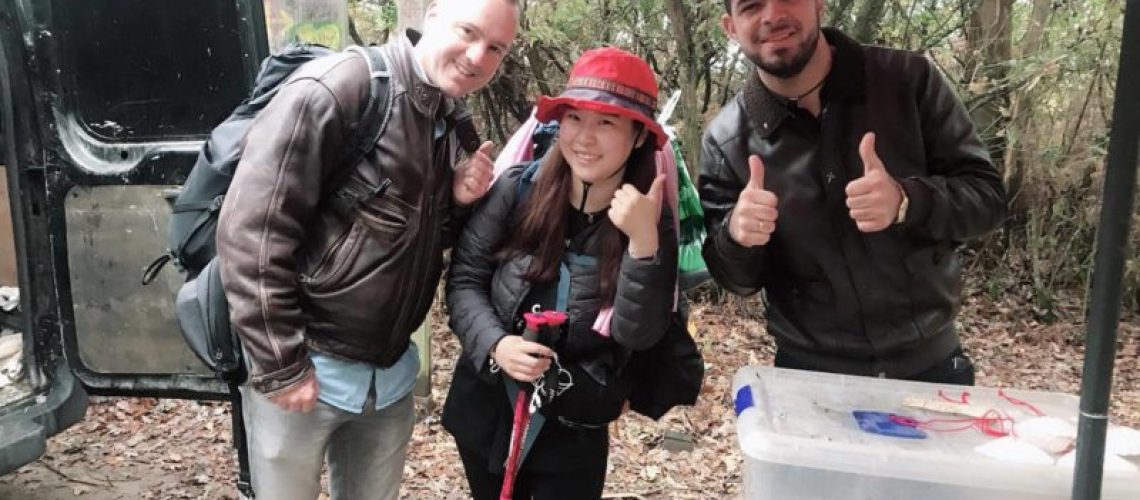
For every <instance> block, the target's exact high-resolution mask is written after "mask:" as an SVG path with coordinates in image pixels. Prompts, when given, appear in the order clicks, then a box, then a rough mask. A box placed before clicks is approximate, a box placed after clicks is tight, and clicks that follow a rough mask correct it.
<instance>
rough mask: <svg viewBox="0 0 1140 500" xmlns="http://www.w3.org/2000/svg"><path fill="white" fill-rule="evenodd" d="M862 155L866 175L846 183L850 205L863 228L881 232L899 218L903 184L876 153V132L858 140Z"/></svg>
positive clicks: (858, 223) (860, 154) (853, 215)
mask: <svg viewBox="0 0 1140 500" xmlns="http://www.w3.org/2000/svg"><path fill="white" fill-rule="evenodd" d="M859 157H860V158H862V159H863V177H861V178H859V179H856V180H854V181H851V182H850V183H848V184H847V208H848V210H849V212H850V214H851V219H852V220H854V221H855V225H856V226H857V227H858V228H859V230H860V231H862V232H864V233H874V232H878V231H882V230H884V229H886V228H888V227H890V225H891V224H894V222H895V219H896V218H897V217H898V214H899V205H900V204H901V203H902V199H903V191H902V186H900V185H899V183H898V182H897V181H895V179H894V178H893V177H891V174H889V173H887V169H886V167H884V166H883V160H881V159H879V155H878V154H877V153H875V134H874V133H873V132H868V133H867V134H866V135H864V136H863V140H862V141H861V142H860V143H859Z"/></svg>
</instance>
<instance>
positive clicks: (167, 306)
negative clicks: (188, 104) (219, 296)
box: [65, 186, 208, 373]
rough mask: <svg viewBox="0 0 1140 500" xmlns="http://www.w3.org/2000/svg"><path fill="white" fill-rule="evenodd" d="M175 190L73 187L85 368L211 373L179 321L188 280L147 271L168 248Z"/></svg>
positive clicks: (71, 214) (70, 201) (70, 213)
mask: <svg viewBox="0 0 1140 500" xmlns="http://www.w3.org/2000/svg"><path fill="white" fill-rule="evenodd" d="M169 187H170V186H95V187H82V186H80V187H75V188H74V189H72V190H71V192H70V193H68V195H67V201H66V203H65V214H66V222H67V254H68V266H69V268H70V269H69V272H70V278H71V288H72V298H73V302H74V314H75V331H76V339H77V342H78V347H79V354H80V358H81V359H82V362H83V364H84V365H85V366H86V367H88V368H90V369H91V370H93V371H95V372H103V373H208V371H206V369H205V368H204V367H203V366H202V364H201V363H200V362H199V361H198V359H197V358H195V357H194V354H193V353H192V352H191V351H190V350H189V349H188V348H187V347H186V345H185V342H184V341H183V340H182V337H181V334H180V333H179V330H178V325H177V323H176V321H175V317H174V296H175V294H176V293H177V291H178V286H179V285H180V284H181V283H182V276H181V275H179V274H178V273H177V272H175V271H174V270H173V269H167V270H165V271H163V272H162V273H161V274H160V275H159V277H158V279H157V280H155V282H153V283H151V284H150V285H147V286H143V285H142V284H141V283H140V281H139V277H140V275H141V271H142V269H143V267H144V266H145V265H146V264H147V263H149V262H150V261H151V260H152V259H154V258H155V257H156V256H157V255H159V254H160V253H161V252H162V250H163V249H164V248H165V235H166V226H167V222H168V220H169V218H170V206H169V205H168V204H167V202H166V200H165V199H164V198H163V196H162V190H163V189H166V188H169Z"/></svg>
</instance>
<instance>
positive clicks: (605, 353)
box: [443, 165, 677, 465]
mask: <svg viewBox="0 0 1140 500" xmlns="http://www.w3.org/2000/svg"><path fill="white" fill-rule="evenodd" d="M523 170H524V166H522V165H520V166H516V167H513V168H511V169H509V170H507V171H506V172H504V173H503V174H502V177H500V178H499V179H498V180H497V181H496V182H495V184H494V185H493V186H492V188H491V191H490V193H488V194H487V196H486V197H485V198H484V200H483V201H482V202H480V204H479V205H478V206H477V207H476V208H475V209H474V211H473V213H472V216H471V219H470V220H469V222H468V224H467V227H466V228H465V229H464V230H463V233H462V235H461V236H460V239H459V240H458V242H457V244H456V247H455V249H454V250H453V253H452V258H451V270H450V273H449V279H448V283H447V305H448V308H449V309H450V318H451V321H450V325H451V329H452V330H453V331H454V332H455V333H456V335H458V336H459V339H460V341H461V342H462V345H463V355H462V356H461V357H460V359H459V360H458V361H457V363H456V369H455V377H454V380H453V381H452V385H451V391H450V392H449V394H448V398H447V402H446V404H445V405H444V411H443V425H444V427H445V428H446V429H447V430H448V431H449V432H451V433H452V434H453V435H454V436H455V438H456V441H457V442H458V443H459V444H460V446H464V447H466V448H469V449H474V450H476V451H478V452H480V453H484V454H489V455H490V454H494V453H495V452H494V451H493V448H497V447H498V446H497V445H499V444H501V443H497V441H503V442H505V440H506V436H499V437H496V436H497V434H501V432H500V431H498V430H497V429H501V425H500V424H501V423H502V422H503V421H504V420H505V421H506V422H507V423H508V424H509V422H510V419H511V415H510V411H509V406H508V404H507V397H506V391H505V390H504V384H503V382H502V380H501V378H500V377H503V376H506V375H505V374H503V373H501V372H499V373H492V372H491V370H490V363H489V361H490V350H491V348H492V347H493V346H494V345H495V343H496V342H498V341H499V339H500V338H502V337H503V336H505V335H510V334H518V333H519V330H520V328H518V326H517V325H516V322H517V318H518V317H519V314H520V312H522V311H521V309H522V308H523V307H524V305H523V303H522V302H523V300H524V299H525V298H526V297H527V295H528V293H529V292H530V290H531V284H530V283H529V282H528V281H526V280H525V279H523V277H522V275H523V274H524V273H525V271H526V269H527V267H528V266H529V265H530V262H531V258H530V257H529V256H524V257H519V258H512V259H509V260H506V261H503V262H499V261H497V260H496V259H495V257H494V255H495V252H497V251H498V250H499V249H500V248H501V247H502V246H503V245H504V244H505V243H506V241H507V240H508V238H509V236H510V234H511V233H510V231H511V228H513V227H515V224H514V222H515V217H516V210H515V209H516V205H517V204H518V202H517V198H518V197H519V193H520V189H519V181H520V177H521V176H522V173H523ZM658 227H659V235H660V237H659V242H660V243H659V250H658V252H657V255H656V256H655V257H654V258H652V259H635V258H632V257H630V256H628V254H627V255H626V256H625V257H624V258H623V260H622V263H621V267H620V277H619V280H618V285H617V294H616V297H615V299H614V308H613V319H612V322H611V324H610V325H611V326H610V337H608V338H607V337H603V336H601V335H599V334H597V333H596V332H594V331H593V329H592V327H593V324H594V320H595V319H596V317H597V315H598V312H599V309H600V307H601V300H600V298H599V297H598V275H597V269H596V267H595V266H592V265H588V264H571V265H570V277H571V278H570V291H569V300H568V302H567V313H568V315H569V321H568V327H567V329H566V332H565V337H564V342H563V343H562V344H561V345H560V346H559V347H558V348H556V351H557V352H558V354H559V359H560V361H561V362H562V364H563V366H566V367H573V368H574V371H577V372H579V373H582V374H583V375H579V376H578V377H577V378H578V379H579V380H575V386H574V387H572V388H571V389H569V390H568V391H567V392H566V393H564V394H563V395H562V396H559V397H558V398H557V399H555V402H554V403H552V404H551V406H550V407H549V408H544V409H543V413H544V414H547V417H548V418H550V420H548V422H547V426H548V427H549V426H550V425H551V421H555V422H556V421H557V417H559V416H565V415H563V414H564V413H577V412H579V411H581V410H587V411H586V413H589V414H593V415H598V414H607V413H614V416H616V413H617V412H618V411H620V402H621V401H623V400H624V397H621V398H620V399H619V400H617V401H616V402H617V407H616V408H610V409H601V408H571V407H569V406H571V405H570V404H569V402H572V401H573V402H575V404H574V405H572V406H579V405H578V403H586V404H585V405H583V406H589V404H588V399H589V397H592V396H591V395H588V394H583V393H581V391H598V390H602V389H603V388H605V389H606V391H607V392H612V391H615V390H616V391H618V392H620V391H622V390H627V391H628V388H629V385H630V380H629V377H628V376H625V374H624V373H623V371H622V368H623V367H624V366H625V364H626V362H627V361H628V359H629V357H630V354H631V353H632V351H636V350H642V349H647V348H649V347H652V346H653V345H654V344H655V343H657V342H658V341H659V340H660V339H661V338H662V336H663V335H664V334H665V331H666V330H667V329H668V327H669V325H670V323H671V322H672V321H673V319H674V317H675V315H674V313H673V303H674V289H675V284H676V275H677V238H676V234H675V233H674V231H673V222H672V215H671V214H670V213H669V210H668V209H665V210H663V214H662V218H661V222H660V224H659V226H658ZM594 243H595V242H594V241H593V238H591V239H588V240H587V241H586V244H585V248H586V250H587V254H589V253H592V252H591V248H592V247H593V245H594ZM587 375H588V378H589V379H590V380H584V379H582V377H583V376H587ZM623 388H624V389H623ZM576 390H577V391H579V393H578V394H575V391H576ZM595 406H596V405H595ZM579 415H581V413H579V414H578V415H573V416H570V417H569V420H572V421H575V422H579V423H591V422H581V420H580V419H579V418H576V417H579ZM592 423H597V424H604V423H605V422H592ZM544 432H546V431H545V430H544ZM555 432H558V431H555ZM500 438H501V439H500ZM540 439H542V438H540ZM535 448H536V450H535V452H534V453H536V454H537V455H541V453H540V452H539V451H538V450H537V448H539V446H536V447H535ZM537 455H536V456H534V458H535V459H538V461H541V458H539V457H538V456H537ZM603 456H604V455H603ZM563 459H565V457H563ZM527 460H528V462H530V461H531V460H532V458H528V459H527ZM571 462H572V461H571ZM571 462H566V464H569V463H571ZM563 465H565V464H563Z"/></svg>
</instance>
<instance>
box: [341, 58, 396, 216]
mask: <svg viewBox="0 0 1140 500" xmlns="http://www.w3.org/2000/svg"><path fill="white" fill-rule="evenodd" d="M347 50H349V51H352V52H354V53H356V54H359V55H360V56H361V57H363V58H364V61H365V62H366V63H367V64H368V102H367V103H366V104H365V106H364V111H363V112H362V113H361V115H360V121H359V122H358V123H357V127H356V130H355V131H354V132H353V134H352V139H351V140H349V141H348V142H347V143H345V150H344V152H343V153H342V154H341V155H340V158H341V161H340V165H339V166H338V169H337V173H336V174H335V175H334V176H333V178H332V179H331V181H330V182H329V183H328V186H329V188H328V191H327V193H328V194H329V196H327V198H328V199H329V204H330V206H332V208H333V209H334V210H336V211H337V212H340V213H341V214H344V215H348V214H350V213H351V212H352V210H353V209H354V208H355V207H356V205H357V204H358V203H360V202H361V201H363V200H365V199H368V198H370V197H373V196H379V195H380V194H382V193H383V192H384V190H386V189H387V188H388V185H390V184H391V183H392V180H391V179H389V178H387V177H386V176H385V175H384V172H383V171H378V172H377V178H378V179H379V180H380V182H379V184H378V185H376V186H372V185H369V184H368V183H365V182H364V181H363V180H358V179H357V178H356V177H353V176H352V173H353V171H354V167H355V166H356V165H357V164H358V163H360V162H361V160H363V159H364V158H365V157H366V156H368V155H369V154H370V153H372V150H373V149H375V148H376V142H377V141H379V140H380V136H381V135H382V134H383V133H384V130H385V129H386V128H387V127H388V119H389V118H391V116H392V106H391V102H392V91H393V89H392V85H391V77H392V73H391V72H390V71H389V70H388V63H387V61H386V60H385V58H384V55H383V54H381V53H380V51H379V50H377V49H376V48H375V47H360V46H356V45H354V46H352V47H349V48H348V49H347ZM377 169H378V170H379V166H377Z"/></svg>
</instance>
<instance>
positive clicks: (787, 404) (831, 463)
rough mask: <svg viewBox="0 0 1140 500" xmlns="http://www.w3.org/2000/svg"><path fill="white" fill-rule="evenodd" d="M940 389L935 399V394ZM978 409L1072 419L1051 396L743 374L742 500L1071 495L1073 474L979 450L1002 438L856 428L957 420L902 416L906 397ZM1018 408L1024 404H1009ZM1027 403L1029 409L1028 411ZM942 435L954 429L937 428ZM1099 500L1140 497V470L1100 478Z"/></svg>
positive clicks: (773, 371)
mask: <svg viewBox="0 0 1140 500" xmlns="http://www.w3.org/2000/svg"><path fill="white" fill-rule="evenodd" d="M939 390H941V391H942V394H939ZM963 391H965V392H968V396H967V399H968V401H969V403H970V404H971V405H983V406H986V407H989V408H993V409H994V410H997V411H999V412H1003V413H1004V414H1007V415H1008V416H1009V417H1011V418H1013V419H1014V420H1015V421H1025V420H1029V419H1031V418H1034V417H1036V416H1037V415H1035V414H1034V411H1033V409H1036V410H1039V411H1041V412H1043V413H1044V414H1045V415H1048V416H1051V417H1057V418H1061V419H1066V420H1067V419H1070V418H1072V417H1075V416H1076V415H1077V405H1078V400H1077V398H1076V397H1074V396H1071V395H1068V394H1061V393H1053V392H1038V391H1020V390H1009V389H1007V390H1005V391H1004V394H1005V395H1006V396H1007V398H1002V397H1001V396H999V392H998V390H997V389H990V388H984V387H958V386H950V385H939V384H926V383H920V382H906V381H898V380H886V379H876V378H867V377H851V376H844V375H832V374H825V373H813V372H805V371H798V370H783V369H778V368H771V367H761V366H750V367H745V368H742V369H740V370H739V371H738V372H737V374H736V377H735V379H734V380H733V396H734V398H735V401H736V406H737V410H738V415H739V417H738V418H737V424H736V425H737V437H738V439H739V443H740V447H741V451H742V453H741V454H742V455H743V461H744V463H743V476H744V497H745V498H748V499H761V500H764V499H773V500H775V499H779V500H786V499H796V500H814V499H819V500H825V499H826V500H831V499H845V500H848V499H850V500H872V499H874V500H880V499H923V500H976V499H995V500H996V499H1001V500H1046V499H1048V500H1054V499H1055V500H1061V499H1067V498H1069V495H1070V493H1071V490H1072V474H1073V470H1072V466H1071V465H1070V466H1064V465H1056V464H1055V463H1038V464H1021V463H1013V462H1009V461H1001V460H997V459H993V458H989V457H986V456H984V455H982V454H980V453H978V452H976V451H975V449H976V448H978V447H980V446H982V445H985V444H987V443H992V442H993V441H996V440H997V439H999V438H996V437H993V436H989V435H986V434H984V433H982V432H980V431H978V430H976V429H966V430H961V431H956V432H938V431H934V430H929V429H928V430H925V432H926V434H927V438H926V439H903V438H897V437H889V436H882V435H878V434H871V433H868V432H865V431H863V430H861V429H860V428H859V426H858V424H857V423H856V421H855V419H854V418H853V417H852V415H851V412H852V411H854V410H872V411H883V412H889V413H895V414H898V415H902V416H906V417H911V418H915V419H917V420H920V421H929V420H935V419H943V420H945V419H947V418H951V419H954V418H956V417H953V416H950V417H948V416H947V415H946V414H940V413H935V412H928V411H924V410H919V409H913V408H907V407H905V406H904V405H903V401H904V400H906V398H908V397H920V398H939V399H943V400H955V401H957V400H960V399H961V397H962V395H963ZM1014 401H1021V402H1024V403H1026V404H1016V403H1015V402H1014ZM1027 405H1032V407H1033V408H1032V409H1031V408H1030V407H1029V406H1027ZM944 427H952V426H949V425H944ZM1102 498H1103V499H1105V500H1108V499H1117V500H1136V499H1140V472H1135V471H1132V472H1121V471H1111V470H1106V471H1105V473H1104V481H1103V487H1102Z"/></svg>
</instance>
